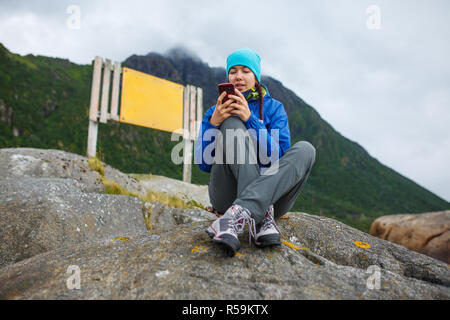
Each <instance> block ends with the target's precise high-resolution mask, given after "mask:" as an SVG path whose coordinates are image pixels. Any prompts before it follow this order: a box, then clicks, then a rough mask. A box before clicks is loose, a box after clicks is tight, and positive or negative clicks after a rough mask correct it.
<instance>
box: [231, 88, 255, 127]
mask: <svg viewBox="0 0 450 320" xmlns="http://www.w3.org/2000/svg"><path fill="white" fill-rule="evenodd" d="M234 91H235V92H236V94H237V95H236V96H234V95H229V96H228V97H229V98H230V99H234V101H235V102H233V103H232V104H231V105H230V106H231V107H232V108H233V110H232V111H231V113H232V114H237V115H238V116H239V118H241V120H242V121H247V120H248V119H249V118H250V116H251V115H252V113H251V111H250V109H249V107H248V103H247V100H246V99H245V97H244V95H243V94H242V93H241V92H240V91H239V90H238V89H234Z"/></svg>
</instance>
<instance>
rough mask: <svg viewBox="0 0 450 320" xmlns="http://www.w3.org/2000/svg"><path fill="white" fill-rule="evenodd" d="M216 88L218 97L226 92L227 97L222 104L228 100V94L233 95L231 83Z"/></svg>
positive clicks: (221, 84)
mask: <svg viewBox="0 0 450 320" xmlns="http://www.w3.org/2000/svg"><path fill="white" fill-rule="evenodd" d="M217 88H218V89H219V96H220V95H221V94H222V92H224V91H225V92H226V93H227V95H226V96H225V97H224V98H223V100H222V103H225V102H226V101H227V100H228V99H229V98H228V95H229V94H235V92H234V84H232V83H228V82H227V83H220V84H218V85H217Z"/></svg>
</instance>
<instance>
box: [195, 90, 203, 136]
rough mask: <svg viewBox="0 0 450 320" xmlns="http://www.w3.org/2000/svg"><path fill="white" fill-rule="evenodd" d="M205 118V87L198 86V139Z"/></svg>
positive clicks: (196, 134)
mask: <svg viewBox="0 0 450 320" xmlns="http://www.w3.org/2000/svg"><path fill="white" fill-rule="evenodd" d="M202 120H203V89H202V88H197V128H196V133H195V139H196V140H197V138H198V135H199V134H200V126H201V125H202Z"/></svg>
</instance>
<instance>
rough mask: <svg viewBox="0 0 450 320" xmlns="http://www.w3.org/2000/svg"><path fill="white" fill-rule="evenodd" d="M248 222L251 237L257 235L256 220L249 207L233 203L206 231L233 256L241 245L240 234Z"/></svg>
mask: <svg viewBox="0 0 450 320" xmlns="http://www.w3.org/2000/svg"><path fill="white" fill-rule="evenodd" d="M246 222H248V223H249V227H250V231H249V238H250V236H251V235H253V236H254V235H255V220H253V219H252V217H251V216H250V212H249V211H248V210H247V209H245V208H243V207H241V206H239V205H232V206H231V207H230V208H229V209H228V210H227V211H226V212H225V214H224V215H223V216H222V217H221V218H219V219H216V220H215V221H214V222H213V223H212V225H211V226H209V228H208V229H207V230H206V233H207V234H208V235H209V236H210V238H211V239H212V240H213V242H215V243H218V244H220V245H222V247H223V249H224V250H225V253H226V254H227V255H228V256H230V257H233V256H234V255H235V254H236V252H237V251H238V250H239V248H240V247H241V243H240V242H239V239H238V234H241V233H242V231H243V230H244V226H245V223H246ZM251 226H253V230H251ZM249 241H250V239H249Z"/></svg>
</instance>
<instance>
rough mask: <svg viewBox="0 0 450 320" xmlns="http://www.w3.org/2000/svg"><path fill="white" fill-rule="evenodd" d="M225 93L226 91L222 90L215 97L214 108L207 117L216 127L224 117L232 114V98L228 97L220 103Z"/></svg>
mask: <svg viewBox="0 0 450 320" xmlns="http://www.w3.org/2000/svg"><path fill="white" fill-rule="evenodd" d="M226 94H227V93H226V92H225V91H224V92H222V94H221V95H220V96H219V98H217V104H216V109H214V112H213V114H212V116H211V118H210V119H209V122H210V123H211V124H212V125H214V126H216V127H218V126H220V125H221V124H222V122H223V121H224V120H225V119H227V118H229V117H231V116H232V115H233V114H232V113H231V111H232V110H233V109H234V107H232V106H231V104H232V103H233V102H234V100H233V99H228V100H227V101H226V102H225V103H222V100H223V98H225V96H226ZM233 97H234V96H233Z"/></svg>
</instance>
